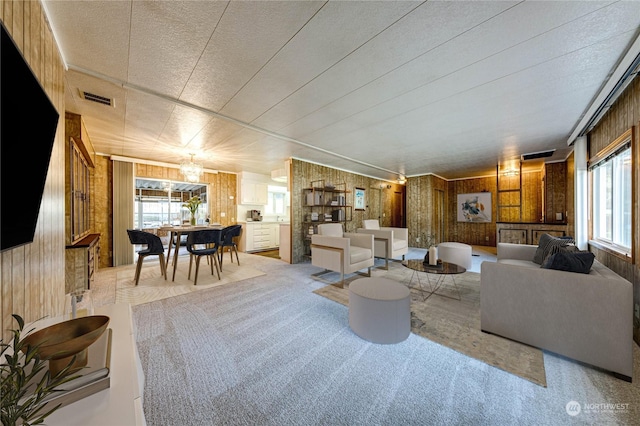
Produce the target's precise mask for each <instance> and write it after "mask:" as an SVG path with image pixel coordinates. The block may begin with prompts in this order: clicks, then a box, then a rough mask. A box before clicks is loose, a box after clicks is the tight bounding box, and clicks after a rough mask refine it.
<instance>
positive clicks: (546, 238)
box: [533, 234, 575, 265]
mask: <svg viewBox="0 0 640 426" xmlns="http://www.w3.org/2000/svg"><path fill="white" fill-rule="evenodd" d="M573 244H575V241H573V238H572V237H554V236H552V235H549V234H542V235H541V236H540V241H539V242H538V248H537V249H536V253H535V255H534V256H533V262H534V263H537V264H538V265H542V263H543V262H544V260H545V259H546V258H547V257H549V256H550V255H552V254H553V253H555V252H557V251H558V249H559V248H560V247H566V246H569V245H573Z"/></svg>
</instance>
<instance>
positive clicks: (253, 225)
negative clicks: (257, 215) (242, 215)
mask: <svg viewBox="0 0 640 426" xmlns="http://www.w3.org/2000/svg"><path fill="white" fill-rule="evenodd" d="M279 241H280V223H279V222H245V223H242V233H241V234H240V244H239V245H238V249H239V250H240V251H243V252H252V251H260V250H269V249H275V248H278V246H279Z"/></svg>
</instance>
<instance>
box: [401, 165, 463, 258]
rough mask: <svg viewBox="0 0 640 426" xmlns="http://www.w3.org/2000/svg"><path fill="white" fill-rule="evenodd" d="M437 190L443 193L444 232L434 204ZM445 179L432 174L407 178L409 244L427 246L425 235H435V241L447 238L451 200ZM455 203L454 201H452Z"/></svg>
mask: <svg viewBox="0 0 640 426" xmlns="http://www.w3.org/2000/svg"><path fill="white" fill-rule="evenodd" d="M438 191H440V192H441V193H444V204H445V209H444V212H445V214H444V218H442V220H443V222H444V223H445V224H446V225H445V227H444V228H445V232H444V233H443V232H442V229H440V228H441V227H440V225H439V221H440V218H439V217H438V214H437V212H436V211H434V210H435V209H434V206H435V205H436V204H437V203H438V202H437V201H436V197H438V196H439V195H438ZM448 194H449V191H448V189H447V181H445V180H444V179H441V178H439V177H437V176H434V175H425V176H417V177H411V178H408V179H407V228H408V229H409V246H411V247H427V246H426V243H427V237H426V236H427V235H433V236H435V238H436V240H435V243H436V244H438V243H440V242H442V241H440V240H441V239H442V240H445V241H446V240H447V238H448V233H447V231H448V230H450V229H451V227H450V226H449V224H450V223H451V205H450V204H451V201H450V197H449V196H448ZM454 203H455V201H454Z"/></svg>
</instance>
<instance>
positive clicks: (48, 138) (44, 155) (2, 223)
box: [0, 22, 59, 251]
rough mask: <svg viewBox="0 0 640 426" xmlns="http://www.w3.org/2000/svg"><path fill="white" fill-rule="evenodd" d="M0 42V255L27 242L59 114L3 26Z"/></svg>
mask: <svg viewBox="0 0 640 426" xmlns="http://www.w3.org/2000/svg"><path fill="white" fill-rule="evenodd" d="M0 26H1V27H2V30H1V31H2V34H1V41H0V251H3V250H7V249H11V248H14V247H18V246H21V245H24V244H28V243H32V242H33V237H34V233H35V230H36V224H37V221H38V215H39V213H40V204H41V202H42V194H43V191H44V185H45V181H46V179H47V172H48V170H49V162H50V160H51V152H52V150H53V143H54V141H55V134H56V129H57V127H58V118H59V114H58V111H56V108H55V107H54V105H53V104H52V103H51V100H49V97H48V96H47V93H46V92H45V91H44V89H43V88H42V85H41V84H40V82H39V81H38V79H37V78H36V76H35V75H34V73H33V72H32V71H31V68H30V67H29V64H27V62H26V61H25V60H24V58H23V56H22V54H21V53H20V50H19V49H18V47H17V46H16V44H15V43H14V41H13V39H12V38H11V36H10V35H9V32H8V31H7V30H6V28H5V27H4V23H2V22H0Z"/></svg>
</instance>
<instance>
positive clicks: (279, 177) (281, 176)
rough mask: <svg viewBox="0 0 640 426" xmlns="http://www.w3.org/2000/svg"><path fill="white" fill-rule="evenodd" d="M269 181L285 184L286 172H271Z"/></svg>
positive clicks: (279, 170)
mask: <svg viewBox="0 0 640 426" xmlns="http://www.w3.org/2000/svg"><path fill="white" fill-rule="evenodd" d="M271 180H274V181H276V182H286V181H287V171H286V170H285V169H278V170H273V171H272V172H271Z"/></svg>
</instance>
